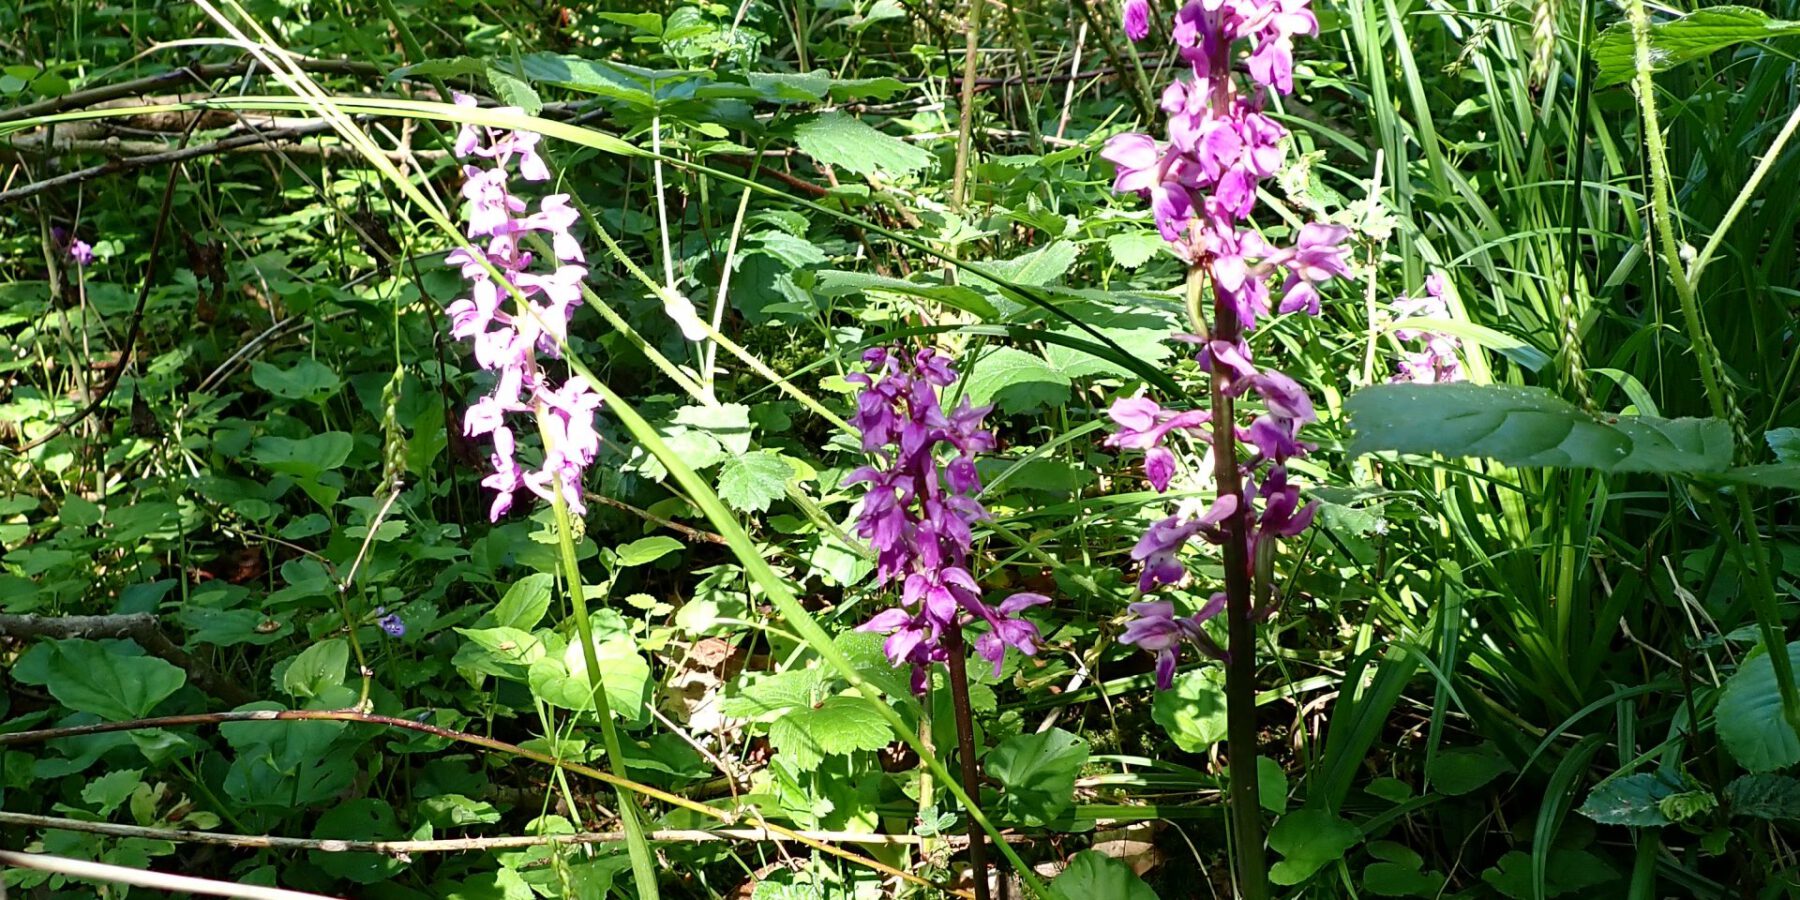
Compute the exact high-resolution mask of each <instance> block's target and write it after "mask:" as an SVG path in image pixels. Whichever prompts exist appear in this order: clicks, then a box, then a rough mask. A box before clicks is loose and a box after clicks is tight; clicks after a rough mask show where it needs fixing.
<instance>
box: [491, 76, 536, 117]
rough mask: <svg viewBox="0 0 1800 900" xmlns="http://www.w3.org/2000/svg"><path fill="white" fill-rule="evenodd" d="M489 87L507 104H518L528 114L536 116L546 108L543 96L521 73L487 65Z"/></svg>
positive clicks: (503, 103)
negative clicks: (540, 95) (539, 94)
mask: <svg viewBox="0 0 1800 900" xmlns="http://www.w3.org/2000/svg"><path fill="white" fill-rule="evenodd" d="M485 74H486V75H487V82H488V87H490V88H492V89H493V91H494V97H495V98H496V99H498V100H499V101H500V103H501V104H502V105H505V106H516V107H518V108H519V109H521V110H523V111H524V112H525V113H526V114H527V115H532V116H535V115H537V114H538V113H539V112H541V111H543V109H544V101H543V98H541V97H539V96H538V92H537V91H535V90H533V89H532V87H531V82H529V81H527V80H525V78H523V77H522V76H520V75H517V74H514V73H513V72H510V71H507V70H506V69H503V68H501V67H499V66H495V65H490V66H488V67H487V72H486V73H485Z"/></svg>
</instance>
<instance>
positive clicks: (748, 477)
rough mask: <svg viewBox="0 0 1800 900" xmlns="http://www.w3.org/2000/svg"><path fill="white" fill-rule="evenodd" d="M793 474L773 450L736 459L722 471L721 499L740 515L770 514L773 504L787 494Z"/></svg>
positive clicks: (720, 480)
mask: <svg viewBox="0 0 1800 900" xmlns="http://www.w3.org/2000/svg"><path fill="white" fill-rule="evenodd" d="M793 474H794V470H793V467H792V466H789V465H788V464H787V462H786V461H785V460H783V459H782V458H781V455H780V454H779V453H776V452H775V451H773V450H758V451H756V452H754V453H747V454H743V455H740V456H734V457H732V458H730V459H728V460H726V461H725V465H724V466H722V467H720V468H719V499H720V500H723V501H725V502H726V504H727V505H729V506H730V507H731V508H732V509H735V510H737V511H739V512H768V510H769V504H771V503H773V502H775V501H776V500H777V499H779V498H781V497H784V496H786V495H787V481H788V479H789V478H791V477H793Z"/></svg>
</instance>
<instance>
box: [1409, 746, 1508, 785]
mask: <svg viewBox="0 0 1800 900" xmlns="http://www.w3.org/2000/svg"><path fill="white" fill-rule="evenodd" d="M1511 768H1512V767H1511V766H1510V765H1508V764H1507V762H1506V759H1505V757H1502V756H1501V755H1500V754H1499V753H1498V752H1497V751H1495V750H1494V748H1493V747H1492V746H1490V745H1483V746H1481V747H1475V748H1466V749H1456V750H1444V751H1441V752H1439V753H1438V754H1437V755H1435V756H1433V757H1432V758H1431V762H1430V763H1428V764H1426V766H1425V776H1426V778H1427V779H1428V780H1429V782H1430V784H1431V788H1432V790H1435V791H1437V792H1438V793H1440V794H1444V795H1446V796H1450V797H1460V796H1462V795H1464V794H1467V793H1469V792H1471V791H1474V790H1476V789H1478V788H1480V787H1481V786H1482V785H1485V784H1487V783H1488V782H1490V781H1493V780H1494V779H1495V778H1498V777H1500V774H1501V773H1502V772H1507V771H1510V770H1511Z"/></svg>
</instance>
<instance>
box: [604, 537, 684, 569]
mask: <svg viewBox="0 0 1800 900" xmlns="http://www.w3.org/2000/svg"><path fill="white" fill-rule="evenodd" d="M682 546H683V544H682V543H681V542H680V541H678V540H676V539H674V538H672V537H669V536H668V535H666V534H653V535H651V536H649V537H646V538H638V539H637V540H635V541H632V542H631V543H629V544H623V545H621V546H619V547H618V548H616V549H615V550H613V553H615V554H617V555H618V558H619V565H621V566H624V567H627V568H629V567H631V566H646V565H649V564H650V563H653V562H656V561H657V560H659V559H662V558H663V557H665V556H668V555H669V554H671V553H674V552H675V551H677V550H680V549H681V548H682Z"/></svg>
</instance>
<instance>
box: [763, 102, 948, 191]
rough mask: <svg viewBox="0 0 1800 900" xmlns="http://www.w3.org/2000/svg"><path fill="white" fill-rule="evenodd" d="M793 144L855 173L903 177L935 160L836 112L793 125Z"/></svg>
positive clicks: (826, 161) (824, 160)
mask: <svg viewBox="0 0 1800 900" xmlns="http://www.w3.org/2000/svg"><path fill="white" fill-rule="evenodd" d="M794 144H795V146H798V147H799V148H800V151H801V152H802V153H805V154H806V155H807V156H810V157H812V158H813V159H815V160H817V161H819V162H821V163H824V164H826V165H829V166H837V167H838V168H840V169H844V170H846V171H849V172H853V173H855V174H857V175H874V174H876V173H878V172H879V173H883V174H885V175H887V176H889V177H904V176H907V175H911V174H913V173H915V172H923V171H925V170H926V169H929V168H931V166H932V165H933V164H934V163H935V162H936V158H935V157H933V156H932V155H931V154H930V153H929V152H927V151H925V150H923V149H920V148H918V147H915V146H913V145H911V144H908V143H906V142H905V141H902V140H900V139H899V138H896V137H893V136H892V135H889V134H885V133H883V132H880V131H877V130H875V129H874V128H872V127H870V126H869V125H868V124H867V123H865V122H863V121H862V120H861V119H857V118H854V117H852V116H847V115H844V114H843V113H837V112H831V113H825V114H824V115H821V116H818V117H817V118H813V119H809V120H807V121H805V122H802V123H800V125H798V126H796V127H795V128H794Z"/></svg>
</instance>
